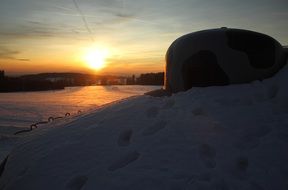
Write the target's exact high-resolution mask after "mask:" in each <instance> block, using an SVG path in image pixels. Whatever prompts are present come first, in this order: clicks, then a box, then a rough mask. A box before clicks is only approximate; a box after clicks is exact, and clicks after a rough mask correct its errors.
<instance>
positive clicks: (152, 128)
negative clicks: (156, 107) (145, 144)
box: [142, 121, 167, 136]
mask: <svg viewBox="0 0 288 190" xmlns="http://www.w3.org/2000/svg"><path fill="white" fill-rule="evenodd" d="M166 124H167V122H166V121H158V122H156V123H155V124H154V125H152V126H150V127H147V128H145V129H144V130H143V132H142V135H144V136H148V135H153V134H155V133H157V132H158V131H160V130H161V129H163V128H165V127H166Z"/></svg>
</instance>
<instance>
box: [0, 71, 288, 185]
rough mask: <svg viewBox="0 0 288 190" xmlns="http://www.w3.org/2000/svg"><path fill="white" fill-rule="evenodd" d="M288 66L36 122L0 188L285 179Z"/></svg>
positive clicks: (14, 154)
mask: <svg viewBox="0 0 288 190" xmlns="http://www.w3.org/2000/svg"><path fill="white" fill-rule="evenodd" d="M287 83H288V66H287V65H286V66H285V67H284V68H283V69H282V70H281V71H280V72H279V73H278V74H277V75H276V76H274V77H273V78H270V79H267V80H264V81H255V82H252V83H249V84H241V85H231V86H222V87H207V88H192V89H191V90H189V91H186V92H180V93H177V94H174V95H172V96H171V97H162V98H155V97H150V96H139V97H133V98H130V99H128V100H124V101H120V102H118V103H116V104H112V105H108V106H105V107H103V108H101V109H99V110H97V111H95V112H93V113H90V114H88V115H86V116H83V117H81V118H79V119H78V120H75V121H73V122H71V123H68V124H66V125H64V126H62V127H57V128H46V129H45V130H38V131H37V130H36V131H35V132H34V133H33V134H32V135H31V136H29V137H27V139H26V140H25V142H24V143H22V144H21V145H20V146H18V147H17V148H15V149H14V151H12V153H11V154H10V155H9V157H8V160H7V163H6V164H5V167H4V172H3V174H2V176H1V178H0V189H3V190H14V189H75V190H78V189H101V190H112V189H113V190H115V189H133V190H135V189H137V190H148V189H149V190H153V189H155V190H168V189H169V190H170V189H171V190H172V189H173V190H176V189H183V190H184V189H189V190H191V189H209V190H210V189H225V190H226V189H245V190H246V189H253V190H255V189H256V190H260V189H261V190H262V189H271V190H272V189H277V190H282V189H283V190H284V189H285V190H286V189H287V188H288V164H287V160H288V151H287V147H288V99H287V97H288V88H287Z"/></svg>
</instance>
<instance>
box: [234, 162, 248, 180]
mask: <svg viewBox="0 0 288 190" xmlns="http://www.w3.org/2000/svg"><path fill="white" fill-rule="evenodd" d="M248 167H249V160H248V159H247V158H245V157H240V158H237V160H236V162H235V166H234V167H233V169H232V176H234V177H235V178H236V179H240V180H244V179H246V177H247V175H246V171H247V169H248Z"/></svg>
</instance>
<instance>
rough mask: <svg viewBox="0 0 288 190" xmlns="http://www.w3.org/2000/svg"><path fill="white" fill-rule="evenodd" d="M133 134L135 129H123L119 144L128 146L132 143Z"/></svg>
mask: <svg viewBox="0 0 288 190" xmlns="http://www.w3.org/2000/svg"><path fill="white" fill-rule="evenodd" d="M132 134H133V131H132V130H131V129H128V130H125V131H123V132H122V133H121V134H120V135H119V137H118V141H117V144H118V145H119V146H128V145H129V144H130V141H131V137H132Z"/></svg>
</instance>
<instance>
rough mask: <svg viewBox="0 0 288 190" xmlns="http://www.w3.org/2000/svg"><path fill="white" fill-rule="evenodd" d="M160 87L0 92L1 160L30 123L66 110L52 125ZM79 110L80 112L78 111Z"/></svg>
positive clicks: (94, 87)
mask: <svg viewBox="0 0 288 190" xmlns="http://www.w3.org/2000/svg"><path fill="white" fill-rule="evenodd" d="M159 88H160V87H159V86H138V85H133V86H87V87H69V88H65V90H58V91H43V92H23V93H22V92H21V93H19V92H17V93H0V162H1V161H2V160H3V159H4V158H5V157H6V155H7V154H8V153H9V152H10V151H11V148H13V147H14V146H15V145H16V144H17V143H18V140H20V139H21V138H20V137H19V135H17V136H15V135H13V134H14V133H15V132H17V131H20V130H23V129H28V128H29V127H30V125H31V124H33V123H36V122H40V121H47V119H48V118H49V117H63V116H64V115H65V114H66V113H67V112H69V113H70V114H71V115H70V116H69V117H67V118H65V119H59V120H57V121H56V120H55V121H54V122H53V123H52V127H53V126H55V125H61V124H62V123H65V122H69V121H71V120H72V119H73V118H74V119H76V118H77V117H78V116H80V115H83V114H87V113H89V112H91V111H93V110H95V109H97V108H98V107H99V106H102V105H104V104H107V103H111V102H113V101H117V100H120V99H123V98H127V97H131V96H135V95H142V94H144V93H145V92H148V91H151V90H154V89H159ZM79 110H81V113H80V112H79V113H78V111H79ZM75 116H76V117H75ZM39 127H42V125H41V126H39ZM50 127H51V125H50ZM22 136H23V135H22Z"/></svg>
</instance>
